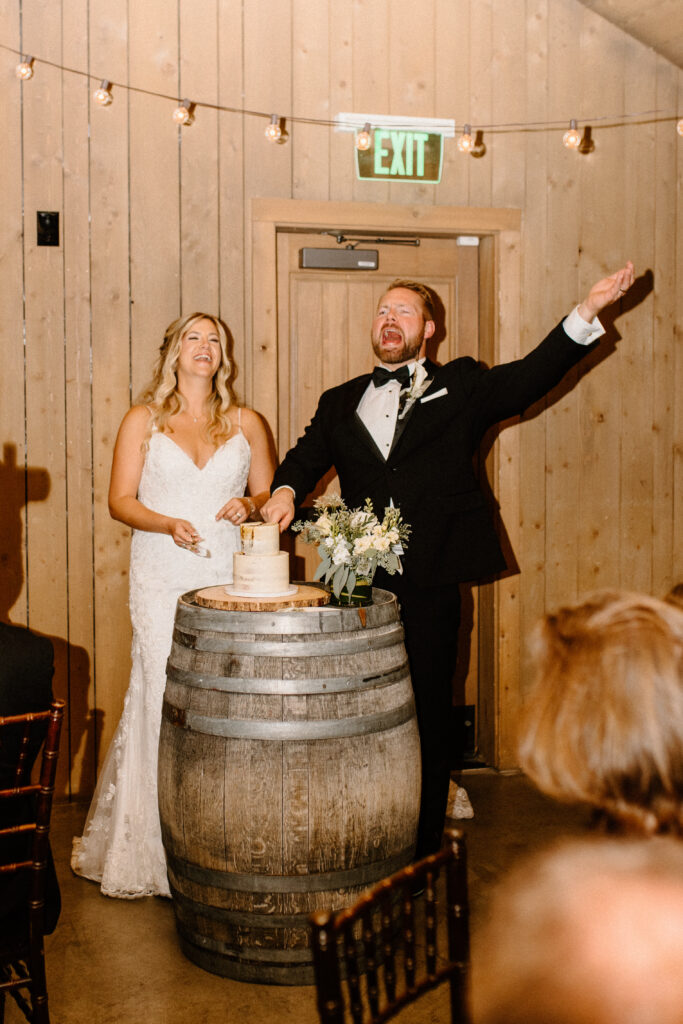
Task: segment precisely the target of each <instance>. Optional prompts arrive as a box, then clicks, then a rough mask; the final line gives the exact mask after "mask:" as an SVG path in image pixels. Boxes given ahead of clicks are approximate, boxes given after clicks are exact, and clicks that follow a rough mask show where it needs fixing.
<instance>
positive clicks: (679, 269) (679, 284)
mask: <svg viewBox="0 0 683 1024" xmlns="http://www.w3.org/2000/svg"><path fill="white" fill-rule="evenodd" d="M676 109H677V110H678V111H679V113H680V111H681V110H683V74H681V72H680V71H679V72H678V103H677V105H676ZM676 163H677V172H678V173H677V177H676V181H677V183H678V184H677V200H678V204H677V214H678V217H677V231H676V288H675V291H674V293H673V294H674V295H676V296H678V300H677V301H676V302H675V303H672V305H674V306H675V325H674V341H675V346H674V348H673V359H674V381H675V387H674V395H675V396H676V397H675V401H674V413H673V431H674V437H673V451H674V466H673V523H674V531H673V544H672V546H671V550H672V553H673V556H672V562H673V581H674V583H677V582H679V581H680V580H683V402H681V399H680V396H681V395H683V352H681V338H683V304H682V303H681V299H680V296H682V295H683V228H682V224H683V153H681V143H680V139H677V157H676ZM670 202H671V200H670ZM672 205H673V203H672Z"/></svg>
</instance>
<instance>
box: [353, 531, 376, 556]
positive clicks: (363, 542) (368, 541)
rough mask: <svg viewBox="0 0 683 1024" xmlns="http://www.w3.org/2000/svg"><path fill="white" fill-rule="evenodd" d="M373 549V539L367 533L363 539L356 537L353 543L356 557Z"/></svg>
mask: <svg viewBox="0 0 683 1024" xmlns="http://www.w3.org/2000/svg"><path fill="white" fill-rule="evenodd" d="M371 547H372V537H370V536H369V535H368V534H367V533H366V534H364V535H363V536H362V537H356V539H355V541H354V542H353V553H354V555H362V554H364V553H365V552H366V551H367V550H368V548H371Z"/></svg>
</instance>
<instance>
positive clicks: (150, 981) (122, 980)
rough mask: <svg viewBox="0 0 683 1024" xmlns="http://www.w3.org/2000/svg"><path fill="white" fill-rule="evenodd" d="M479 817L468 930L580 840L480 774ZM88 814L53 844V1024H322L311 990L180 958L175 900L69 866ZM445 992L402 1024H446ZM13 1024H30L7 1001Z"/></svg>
mask: <svg viewBox="0 0 683 1024" xmlns="http://www.w3.org/2000/svg"><path fill="white" fill-rule="evenodd" d="M455 777H456V778H457V780H458V782H459V783H460V784H462V785H464V787H465V789H466V790H467V792H468V795H469V797H470V800H471V803H472V806H473V808H474V818H472V819H470V820H466V821H464V822H461V824H462V825H463V826H464V828H465V831H466V832H467V842H468V855H469V873H470V882H469V886H470V901H471V908H472V918H473V922H476V920H477V918H478V917H479V915H480V914H481V912H482V910H483V908H484V907H485V904H486V899H487V892H488V891H490V886H491V883H492V882H494V881H495V880H496V879H497V878H498V877H499V876H500V875H501V874H502V873H503V872H504V871H505V870H506V869H507V868H508V867H509V866H510V865H511V864H512V863H513V862H514V861H515V859H516V858H518V857H519V856H520V855H522V854H524V853H526V852H527V851H531V850H535V849H538V848H539V847H541V846H543V845H545V844H546V843H547V842H550V841H552V840H553V839H554V838H555V837H556V836H560V835H566V834H571V833H577V832H581V831H583V830H584V828H585V816H584V814H583V813H582V812H580V811H577V810H575V809H570V808H565V807H561V806H558V805H557V804H554V803H552V802H551V801H549V800H547V799H546V798H545V797H543V796H541V795H540V794H538V793H537V792H536V791H535V790H534V789H533V787H532V786H531V785H530V784H529V783H528V782H527V780H526V779H524V778H523V777H521V776H514V775H513V776H501V775H498V774H497V773H494V772H491V771H488V770H474V771H471V772H466V773H464V774H463V775H462V776H455ZM86 811H87V807H86V806H85V805H84V804H81V803H72V804H66V803H64V804H56V805H55V807H54V809H53V824H52V845H53V852H54V857H55V861H56V863H57V872H58V875H59V878H60V883H61V888H62V915H61V918H60V921H59V924H58V926H57V929H56V931H55V933H54V934H53V935H51V936H48V937H47V939H46V959H47V972H48V992H49V997H50V1015H51V1019H52V1022H53V1024H114V1022H116V1024H118V1022H131V1024H143V1022H145V1024H150V1022H152V1024H157V1022H161V1024H260V1022H265V1021H268V1022H273V1021H277V1022H280V1021H284V1022H292V1024H316V1022H317V1021H318V1016H317V1012H316V1007H315V993H314V989H313V988H311V987H282V986H270V985H253V984H246V983H244V982H238V981H231V980H229V979H225V978H221V977H217V976H215V975H212V974H209V973H207V972H205V971H203V970H202V969H201V968H199V967H196V966H195V965H194V964H193V963H191V962H190V961H189V960H187V959H186V958H185V956H184V955H183V953H182V952H181V951H180V948H179V946H178V941H177V937H176V931H175V923H174V919H173V907H172V905H171V902H170V901H169V900H164V899H158V898H146V899H142V900H133V901H130V902H129V901H124V900H112V899H107V898H106V897H104V896H102V895H100V892H99V888H98V887H97V886H96V885H95V884H94V883H92V882H88V881H86V880H84V879H82V878H76V877H75V876H74V875H72V874H71V871H70V869H69V867H68V864H69V856H70V850H71V837H72V836H73V835H79V834H80V833H81V831H82V825H83V821H84V819H85V814H86ZM449 1019H450V1018H449V1016H448V1011H447V1004H446V988H445V987H443V986H442V988H441V989H439V990H438V991H437V992H435V993H433V994H432V995H431V996H430V997H429V999H428V1000H427V999H423V1000H421V1001H420V1002H418V1003H417V1004H415V1006H413V1007H409V1008H407V1009H406V1010H405V1011H404V1013H403V1016H402V1017H401V1021H402V1022H403V1024H446V1022H447V1021H448V1020H449ZM5 1020H6V1024H18V1022H20V1021H21V1020H23V1018H22V1017H21V1016H20V1014H19V1013H18V1010H17V1008H16V1007H15V1005H14V1003H13V1002H12V1000H8V1006H7V1013H6V1016H5Z"/></svg>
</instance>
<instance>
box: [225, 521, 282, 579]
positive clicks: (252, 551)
mask: <svg viewBox="0 0 683 1024" xmlns="http://www.w3.org/2000/svg"><path fill="white" fill-rule="evenodd" d="M240 540H241V547H242V550H241V551H236V552H235V553H234V555H233V556H232V574H233V575H232V583H231V584H229V585H228V586H226V588H225V591H226V593H228V594H230V596H231V597H285V596H287V595H290V594H294V593H296V589H297V588H296V587H292V586H291V585H290V582H289V555H288V554H287V552H286V551H280V527H279V526H278V524H277V523H244V524H243V525H242V526H241V527H240Z"/></svg>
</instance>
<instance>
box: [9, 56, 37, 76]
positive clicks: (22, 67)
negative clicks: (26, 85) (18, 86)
mask: <svg viewBox="0 0 683 1024" xmlns="http://www.w3.org/2000/svg"><path fill="white" fill-rule="evenodd" d="M34 60H35V57H22V58H21V60H20V61H19V63H18V64H17V66H16V68H15V69H14V73H15V75H16V76H17V78H20V79H21V80H22V82H28V80H29V78H33V62H34Z"/></svg>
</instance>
